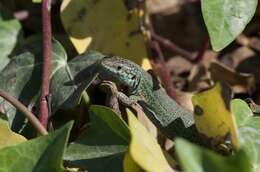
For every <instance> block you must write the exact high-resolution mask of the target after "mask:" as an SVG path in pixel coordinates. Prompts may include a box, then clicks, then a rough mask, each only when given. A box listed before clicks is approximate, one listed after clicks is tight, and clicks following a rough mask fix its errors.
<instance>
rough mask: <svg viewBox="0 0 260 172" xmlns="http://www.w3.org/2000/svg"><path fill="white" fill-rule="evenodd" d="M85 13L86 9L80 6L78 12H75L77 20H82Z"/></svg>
mask: <svg viewBox="0 0 260 172" xmlns="http://www.w3.org/2000/svg"><path fill="white" fill-rule="evenodd" d="M86 15H87V9H86V8H81V9H80V10H79V12H78V13H77V18H78V20H82V19H83V18H84V17H85V16H86Z"/></svg>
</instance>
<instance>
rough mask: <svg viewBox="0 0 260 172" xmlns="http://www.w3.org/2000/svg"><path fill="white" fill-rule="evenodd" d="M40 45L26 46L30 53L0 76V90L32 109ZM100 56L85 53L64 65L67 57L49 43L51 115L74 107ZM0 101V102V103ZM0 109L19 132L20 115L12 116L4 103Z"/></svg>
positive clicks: (12, 110) (14, 60) (13, 111)
mask: <svg viewBox="0 0 260 172" xmlns="http://www.w3.org/2000/svg"><path fill="white" fill-rule="evenodd" d="M41 46H42V45H41V44H40V43H39V40H37V41H32V42H30V44H28V45H27V49H29V51H30V52H25V53H23V54H21V55H18V56H16V57H13V58H12V59H11V61H10V63H9V64H8V65H7V66H6V68H5V69H4V70H3V71H2V72H1V73H0V78H1V83H0V88H1V89H3V90H5V91H7V92H9V93H10V94H12V95H13V96H15V97H16V98H18V99H19V100H20V101H21V102H22V103H23V104H24V105H26V106H29V107H32V106H34V105H35V103H36V102H37V100H38V97H39V91H40V84H41V72H42V70H41V68H42V60H41V59H42V48H39V47H41ZM103 57H104V55H102V54H100V53H97V52H87V53H85V54H82V55H79V56H77V57H76V58H73V59H72V60H71V61H69V62H67V55H66V52H65V50H64V49H63V47H62V45H61V44H60V43H59V42H58V41H56V40H53V42H52V61H51V65H52V72H51V85H50V93H51V95H52V112H53V113H54V112H55V111H56V110H57V109H59V108H71V107H74V106H75V105H76V104H77V103H78V101H79V99H80V96H81V93H82V92H83V91H84V90H85V88H87V87H88V86H89V84H90V83H91V82H92V81H93V79H94V78H95V77H96V75H97V73H96V71H95V69H96V68H95V63H96V62H97V60H99V59H101V58H103ZM1 100H2V99H1ZM0 106H1V107H2V109H4V112H5V114H6V115H7V116H8V120H9V122H10V124H12V129H13V130H15V131H19V130H21V127H22V125H23V123H24V120H25V119H24V117H23V115H16V113H17V111H16V109H15V108H14V107H13V106H11V105H10V104H9V103H8V102H6V101H0Z"/></svg>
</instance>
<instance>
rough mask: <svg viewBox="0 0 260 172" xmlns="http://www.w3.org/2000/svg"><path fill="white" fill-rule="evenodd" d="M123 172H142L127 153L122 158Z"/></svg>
mask: <svg viewBox="0 0 260 172" xmlns="http://www.w3.org/2000/svg"><path fill="white" fill-rule="evenodd" d="M124 172H143V170H142V168H141V167H140V166H139V165H138V164H136V163H135V161H134V160H133V159H132V157H131V156H130V155H129V152H127V153H126V154H125V158H124Z"/></svg>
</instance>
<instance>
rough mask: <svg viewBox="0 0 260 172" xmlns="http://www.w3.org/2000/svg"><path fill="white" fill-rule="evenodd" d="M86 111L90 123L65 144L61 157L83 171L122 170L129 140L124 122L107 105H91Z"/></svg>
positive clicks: (119, 171) (118, 171)
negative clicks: (65, 148)
mask: <svg viewBox="0 0 260 172" xmlns="http://www.w3.org/2000/svg"><path fill="white" fill-rule="evenodd" d="M89 112H90V127H89V128H87V130H86V131H85V132H84V133H83V134H82V135H81V136H80V137H79V138H78V139H77V140H76V141H75V142H73V143H72V144H70V145H69V147H68V150H67V152H66V154H65V160H66V161H67V162H68V163H69V164H71V165H73V166H77V167H79V168H82V169H85V170H87V171H95V172H103V171H113V172H121V171H123V157H124V154H125V152H126V151H127V148H128V144H129V141H130V133H129V129H128V127H127V125H126V124H125V122H124V121H123V120H122V119H120V117H119V116H118V115H117V114H116V113H115V112H113V111H112V110H111V109H109V108H107V107H104V106H98V105H92V106H91V107H90V110H89ZM108 169H109V170H108Z"/></svg>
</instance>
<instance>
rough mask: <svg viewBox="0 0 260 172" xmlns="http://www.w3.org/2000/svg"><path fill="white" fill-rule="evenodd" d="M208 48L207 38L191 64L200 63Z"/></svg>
mask: <svg viewBox="0 0 260 172" xmlns="http://www.w3.org/2000/svg"><path fill="white" fill-rule="evenodd" d="M209 46H210V42H209V37H207V38H206V40H205V41H204V42H203V44H202V47H201V49H200V50H199V52H198V53H197V55H196V57H195V58H194V59H193V60H192V63H198V62H200V61H202V60H203V57H204V55H205V53H206V50H207V49H208V48H209Z"/></svg>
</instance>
